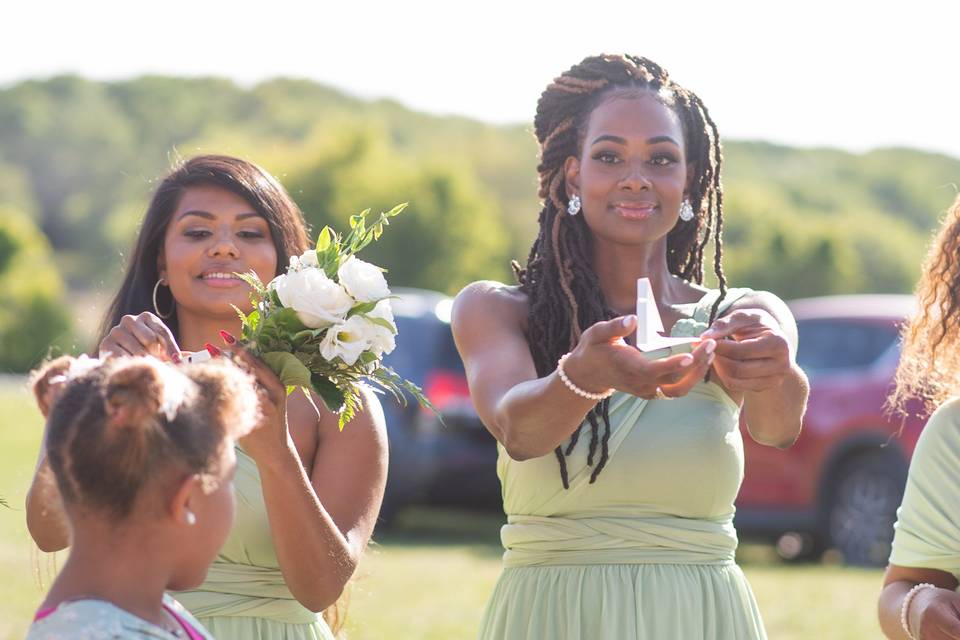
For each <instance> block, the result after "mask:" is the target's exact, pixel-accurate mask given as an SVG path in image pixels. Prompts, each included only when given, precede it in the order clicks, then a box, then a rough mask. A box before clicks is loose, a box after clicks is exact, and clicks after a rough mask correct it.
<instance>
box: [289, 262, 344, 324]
mask: <svg viewBox="0 0 960 640" xmlns="http://www.w3.org/2000/svg"><path fill="white" fill-rule="evenodd" d="M278 280H279V282H277V283H276V290H277V297H279V298H280V303H281V304H283V306H285V307H289V308H291V309H293V310H295V311H296V312H297V317H298V318H300V322H302V323H303V324H305V325H306V326H308V327H310V328H311V329H321V328H323V327H329V326H330V325H332V324H337V323H338V322H343V319H344V318H346V317H347V312H348V311H350V307H352V306H353V299H352V298H351V297H350V296H349V295H348V294H347V292H346V291H344V290H343V287H341V286H340V285H339V284H337V283H336V282H334V281H333V280H331V279H330V278H328V277H327V274H325V273H324V272H323V271H321V270H320V269H304V270H302V271H295V272H292V273H287V274H286V275H285V276H282V279H280V278H278Z"/></svg>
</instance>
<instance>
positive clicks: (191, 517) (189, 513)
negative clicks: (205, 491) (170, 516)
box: [183, 509, 197, 527]
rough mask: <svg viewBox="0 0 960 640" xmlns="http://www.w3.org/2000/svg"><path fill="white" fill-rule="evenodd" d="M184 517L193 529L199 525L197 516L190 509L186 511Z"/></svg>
mask: <svg viewBox="0 0 960 640" xmlns="http://www.w3.org/2000/svg"><path fill="white" fill-rule="evenodd" d="M183 517H184V519H185V520H186V522H187V524H188V525H190V526H191V527H192V526H193V525H195V524H197V515H196V514H195V513H194V512H193V511H190V509H185V510H184V516H183Z"/></svg>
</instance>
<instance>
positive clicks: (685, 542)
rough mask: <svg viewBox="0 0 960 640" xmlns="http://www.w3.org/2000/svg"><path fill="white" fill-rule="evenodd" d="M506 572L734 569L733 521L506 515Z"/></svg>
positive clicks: (735, 544) (504, 526) (504, 557)
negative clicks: (595, 567) (606, 567)
mask: <svg viewBox="0 0 960 640" xmlns="http://www.w3.org/2000/svg"><path fill="white" fill-rule="evenodd" d="M500 539H501V541H502V542H503V547H504V549H505V552H504V554H503V563H504V566H506V567H524V566H559V565H587V564H733V563H734V557H735V554H736V550H737V533H736V530H735V529H734V527H733V516H732V515H731V516H730V517H728V518H723V519H718V520H705V519H698V518H679V517H674V516H650V517H622V516H621V517H607V516H599V517H598V516H593V517H583V518H564V517H557V516H529V515H511V516H508V518H507V524H505V525H503V527H502V528H501V530H500Z"/></svg>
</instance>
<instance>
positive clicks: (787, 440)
mask: <svg viewBox="0 0 960 640" xmlns="http://www.w3.org/2000/svg"><path fill="white" fill-rule="evenodd" d="M809 392H810V385H809V382H808V381H807V376H806V374H805V373H804V372H803V370H802V369H800V367H798V366H797V365H796V364H794V365H793V366H792V367H791V370H790V373H789V374H787V377H786V379H785V380H784V381H783V384H781V385H779V386H777V387H774V388H772V389H767V390H765V391H747V392H745V393H744V396H743V412H744V417H745V418H746V421H747V427H748V429H749V430H750V435H751V437H753V439H754V440H756V441H757V442H759V443H760V444H765V445H770V446H774V447H781V448H786V447H789V446H790V445H791V444H793V443H794V442H795V441H796V439H797V437H798V436H799V435H800V427H801V424H802V422H803V414H804V412H805V411H806V408H807V396H808V395H809Z"/></svg>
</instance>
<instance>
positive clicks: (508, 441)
mask: <svg viewBox="0 0 960 640" xmlns="http://www.w3.org/2000/svg"><path fill="white" fill-rule="evenodd" d="M500 433H501V437H500V444H502V445H503V449H504V451H506V452H507V455H508V456H510V459H511V460H516V461H517V462H523V461H524V460H530V459H532V458H539V457H540V456H545V455H547V454H548V453H550V451H549V450H546V451H542V450H541V449H543V447H537V446H536V443H532V442H530V441H529V440H527V441H524V439H522V438H517V437H515V436H511V434H510V432H509V431H508V430H506V429H504V430H503V431H501V432H500Z"/></svg>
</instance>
